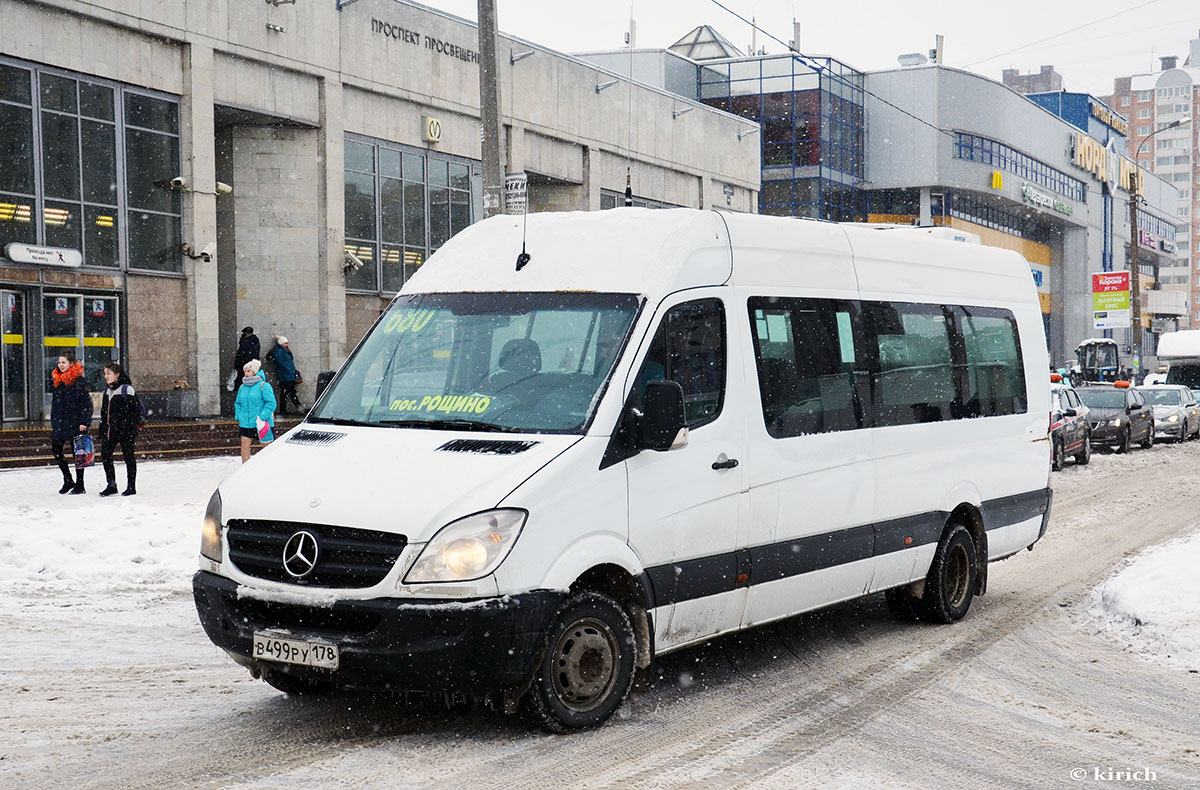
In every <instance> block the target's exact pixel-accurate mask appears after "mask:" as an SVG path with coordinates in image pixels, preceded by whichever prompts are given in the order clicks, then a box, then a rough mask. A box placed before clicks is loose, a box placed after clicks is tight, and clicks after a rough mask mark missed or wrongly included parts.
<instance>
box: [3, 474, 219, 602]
mask: <svg viewBox="0 0 1200 790" xmlns="http://www.w3.org/2000/svg"><path fill="white" fill-rule="evenodd" d="M239 463H240V461H239V459H238V458H236V457H233V458H203V459H197V460H187V461H150V462H144V463H140V464H138V481H137V482H138V492H139V493H138V494H137V496H132V497H122V496H120V495H117V496H111V497H104V498H101V497H100V496H98V493H99V491H100V490H101V489H102V488H103V487H104V472H103V470H102V469H100V468H99V466H97V467H95V468H92V469H88V470H87V473H86V475H85V480H86V483H87V487H88V493H87V494H82V495H78V496H74V495H70V494H59V493H58V487H59V486H61V485H62V476H61V475H60V474H59V471H58V469H57V468H39V469H17V470H11V471H3V472H0V612H6V611H11V610H12V608H13V607H17V606H19V607H20V608H21V611H22V613H23V615H25V616H28V614H29V613H30V609H31V608H45V609H46V610H47V611H52V610H54V609H58V608H61V607H65V606H89V607H95V608H97V609H100V610H107V611H109V612H114V611H119V610H125V611H130V610H133V613H136V610H137V609H139V608H142V607H144V606H145V605H146V604H147V603H149V602H151V601H153V600H161V599H162V598H164V597H167V598H169V597H176V596H190V595H191V577H192V574H193V573H194V572H195V571H196V568H197V567H198V558H199V554H200V524H201V521H202V519H203V518H204V508H205V505H206V504H207V503H208V498H209V497H210V496H212V492H213V490H214V489H215V488H216V487H217V484H218V483H219V482H220V481H221V480H222V479H223V478H225V477H226V476H228V475H230V474H232V473H233V472H234V471H235V470H236V469H237V468H238V465H239ZM117 482H118V485H119V486H120V487H122V488H123V487H124V483H125V473H124V468H123V467H122V466H121V465H120V464H118V465H117ZM130 596H132V597H133V598H134V599H135V600H136V603H135V602H134V601H131V600H129V598H130Z"/></svg>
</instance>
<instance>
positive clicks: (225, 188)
mask: <svg viewBox="0 0 1200 790" xmlns="http://www.w3.org/2000/svg"><path fill="white" fill-rule="evenodd" d="M232 191H233V187H231V186H229V184H226V183H224V182H222V181H218V182H217V194H218V195H228V194H229V193H230V192H232Z"/></svg>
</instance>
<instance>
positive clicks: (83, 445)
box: [75, 433, 96, 469]
mask: <svg viewBox="0 0 1200 790" xmlns="http://www.w3.org/2000/svg"><path fill="white" fill-rule="evenodd" d="M95 463H96V445H95V444H94V443H93V442H92V437H91V436H89V435H88V434H86V433H81V434H80V435H78V436H76V437H75V468H76V469H87V468H88V467H89V466H92V465H94V464H95Z"/></svg>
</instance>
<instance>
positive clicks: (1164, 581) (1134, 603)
mask: <svg viewBox="0 0 1200 790" xmlns="http://www.w3.org/2000/svg"><path fill="white" fill-rule="evenodd" d="M1197 568H1200V533H1195V534H1193V535H1190V536H1188V537H1185V538H1179V539H1178V540H1173V541H1171V542H1169V543H1165V544H1163V545H1161V546H1155V547H1153V548H1150V549H1147V550H1146V551H1144V552H1142V553H1141V554H1139V555H1138V556H1137V557H1134V558H1133V559H1132V560H1131V561H1130V562H1129V563H1128V564H1126V565H1125V566H1124V567H1123V568H1121V570H1119V571H1118V572H1117V573H1116V574H1115V575H1114V576H1113V577H1112V578H1111V579H1109V580H1108V581H1107V582H1105V583H1104V584H1103V585H1101V586H1100V587H1098V588H1096V590H1095V591H1094V592H1093V593H1092V596H1091V602H1090V603H1091V607H1090V608H1091V614H1092V615H1093V617H1095V618H1097V619H1098V620H1099V621H1100V623H1101V632H1102V633H1104V634H1105V635H1107V636H1109V637H1111V638H1115V639H1117V640H1120V641H1121V642H1123V643H1124V644H1125V645H1126V646H1127V647H1128V648H1129V649H1130V650H1131V651H1133V652H1135V653H1138V654H1141V655H1143V656H1145V657H1147V658H1150V659H1152V660H1155V661H1159V662H1162V663H1165V664H1167V665H1169V666H1176V667H1183V668H1185V669H1189V670H1200V573H1198V572H1197Z"/></svg>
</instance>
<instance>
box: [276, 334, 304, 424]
mask: <svg viewBox="0 0 1200 790" xmlns="http://www.w3.org/2000/svg"><path fill="white" fill-rule="evenodd" d="M267 359H269V360H271V361H272V362H274V363H275V377H276V378H277V379H279V411H280V412H281V413H282V414H283V415H284V416H286V415H287V414H288V403H289V402H290V403H291V404H292V405H293V406H295V407H296V411H298V412H300V413H301V414H303V413H304V406H303V405H301V403H300V398H298V397H297V396H296V385H297V384H300V383H302V382H303V381H304V379H303V378H301V377H300V371H298V370H296V360H295V358H294V357H293V356H292V347H291V346H290V345H289V344H288V339H287V338H286V337H284V336H283V335H277V336H276V337H275V348H273V349H271V351H270V352H269V353H268V354H267Z"/></svg>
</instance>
